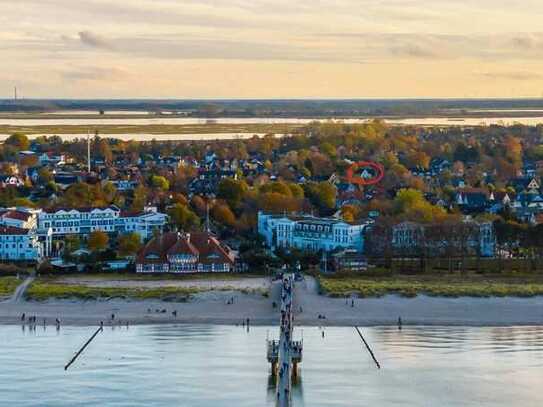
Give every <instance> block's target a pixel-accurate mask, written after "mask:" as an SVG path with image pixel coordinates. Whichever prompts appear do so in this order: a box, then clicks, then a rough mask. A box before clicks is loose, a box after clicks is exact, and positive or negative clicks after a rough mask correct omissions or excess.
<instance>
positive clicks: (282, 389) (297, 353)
mask: <svg viewBox="0 0 543 407" xmlns="http://www.w3.org/2000/svg"><path fill="white" fill-rule="evenodd" d="M293 294H294V277H293V276H292V275H287V276H285V277H284V278H283V281H282V287H281V321H280V335H279V340H278V341H277V340H271V341H268V361H269V362H270V363H271V365H272V374H274V375H276V379H277V380H276V383H277V406H278V407H287V406H290V405H291V400H292V396H291V387H292V378H293V377H296V376H297V369H298V363H300V362H301V361H302V349H303V342H302V341H294V340H293V331H294V327H293V322H294V318H293V310H292V306H293Z"/></svg>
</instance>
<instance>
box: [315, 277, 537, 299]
mask: <svg viewBox="0 0 543 407" xmlns="http://www.w3.org/2000/svg"><path fill="white" fill-rule="evenodd" d="M319 282H320V287H321V290H322V291H323V293H324V294H326V295H329V296H334V297H344V296H348V295H351V294H354V295H358V296H360V297H382V296H384V295H387V294H397V295H400V296H403V297H416V296H417V295H420V294H424V295H429V296H436V297H506V296H511V297H532V296H536V295H543V278H542V276H537V275H524V276H503V275H500V276H484V277H480V276H450V275H444V276H390V277H388V276H387V277H378V278H372V277H362V276H360V277H358V276H352V277H320V278H319Z"/></svg>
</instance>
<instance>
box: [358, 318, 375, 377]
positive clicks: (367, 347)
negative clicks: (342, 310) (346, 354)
mask: <svg viewBox="0 0 543 407" xmlns="http://www.w3.org/2000/svg"><path fill="white" fill-rule="evenodd" d="M354 329H356V332H358V335H360V338H362V341H363V342H364V345H366V349H367V350H368V352H369V353H370V355H371V357H372V358H373V361H374V362H375V364H376V365H377V368H378V369H381V365H380V364H379V362H378V361H377V359H376V358H375V355H374V354H373V351H372V350H371V348H370V345H368V342H366V340H365V339H364V337H363V336H362V332H360V329H358V327H357V326H355V327H354Z"/></svg>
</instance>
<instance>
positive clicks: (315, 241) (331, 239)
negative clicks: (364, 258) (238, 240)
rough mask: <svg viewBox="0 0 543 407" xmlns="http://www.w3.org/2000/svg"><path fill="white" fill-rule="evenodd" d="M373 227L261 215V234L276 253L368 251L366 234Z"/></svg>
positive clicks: (328, 220) (289, 216) (339, 220)
mask: <svg viewBox="0 0 543 407" xmlns="http://www.w3.org/2000/svg"><path fill="white" fill-rule="evenodd" d="M372 223H373V221H372V220H366V221H364V222H361V223H357V224H350V223H347V222H345V221H343V220H341V219H337V218H319V217H316V216H312V215H275V214H266V213H263V212H259V213H258V233H259V234H260V235H261V236H262V237H263V238H264V239H265V241H266V244H267V246H268V247H270V248H271V249H272V250H275V249H277V248H284V249H289V248H296V249H300V250H307V251H312V252H317V251H320V250H323V251H326V252H329V251H333V250H336V249H353V250H356V251H359V252H363V251H364V232H365V229H366V228H367V227H368V226H369V225H371V224H372Z"/></svg>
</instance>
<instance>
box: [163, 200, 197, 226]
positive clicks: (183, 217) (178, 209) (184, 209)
mask: <svg viewBox="0 0 543 407" xmlns="http://www.w3.org/2000/svg"><path fill="white" fill-rule="evenodd" d="M168 215H169V216H170V219H171V220H172V222H173V223H175V225H176V226H177V227H178V228H181V229H183V230H194V229H196V228H198V227H199V226H200V218H199V217H198V215H196V214H195V213H194V212H193V211H191V210H190V209H189V207H188V206H186V205H183V204H181V203H176V204H175V205H174V206H172V207H171V208H170V209H169V210H168Z"/></svg>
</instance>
